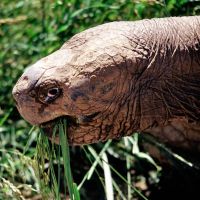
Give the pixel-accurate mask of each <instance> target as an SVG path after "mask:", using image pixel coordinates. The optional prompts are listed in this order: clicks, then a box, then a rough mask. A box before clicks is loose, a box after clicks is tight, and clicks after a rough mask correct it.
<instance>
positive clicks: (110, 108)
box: [13, 16, 200, 152]
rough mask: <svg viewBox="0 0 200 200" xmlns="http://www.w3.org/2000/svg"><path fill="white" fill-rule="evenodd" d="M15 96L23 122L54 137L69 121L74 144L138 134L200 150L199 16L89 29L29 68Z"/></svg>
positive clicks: (70, 139)
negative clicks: (58, 127) (63, 120)
mask: <svg viewBox="0 0 200 200" xmlns="http://www.w3.org/2000/svg"><path fill="white" fill-rule="evenodd" d="M13 96H14V99H15V101H16V105H17V108H18V110H19V112H20V114H21V115H22V116H23V117H24V119H25V120H27V121H28V122H29V123H31V124H34V125H40V126H42V127H44V128H45V127H46V130H48V131H49V132H51V127H52V126H53V124H54V123H55V121H56V120H57V119H58V118H60V117H62V118H66V119H67V121H68V131H67V132H68V139H69V143H70V144H71V145H82V144H89V143H96V142H99V141H105V140H107V139H110V138H121V137H123V136H127V135H131V134H133V133H134V132H139V133H144V134H145V133H148V134H150V135H153V136H154V137H155V138H157V139H158V140H159V141H161V142H163V143H165V144H168V145H170V146H172V147H176V148H178V149H183V150H186V151H190V152H191V151H193V152H199V151H200V123H199V119H200V110H199V108H200V16H189V17H169V18H160V19H156V18H155V19H151V20H139V21H134V22H127V21H120V22H110V23H106V24H103V25H99V26H96V27H94V28H90V29H88V30H85V31H83V32H81V33H78V34H76V35H75V36H73V37H72V38H71V39H69V40H68V41H67V42H65V43H64V44H63V46H62V47H61V48H60V49H58V50H57V51H55V52H53V53H52V54H50V55H48V56H47V57H44V58H42V59H40V60H39V61H37V62H36V63H35V64H33V65H31V66H30V67H28V68H27V69H26V70H25V72H24V73H23V74H22V76H21V78H20V79H19V80H18V82H17V83H16V85H15V86H14V89H13ZM49 136H51V134H50V135H49ZM58 140H59V138H57V140H56V141H57V142H58Z"/></svg>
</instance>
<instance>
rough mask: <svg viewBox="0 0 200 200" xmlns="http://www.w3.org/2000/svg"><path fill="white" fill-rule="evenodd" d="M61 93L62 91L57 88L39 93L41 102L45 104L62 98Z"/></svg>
mask: <svg viewBox="0 0 200 200" xmlns="http://www.w3.org/2000/svg"><path fill="white" fill-rule="evenodd" d="M61 92H62V90H61V89H60V88H57V87H52V88H49V89H47V90H46V91H45V92H44V91H40V92H39V101H41V102H43V103H51V102H53V101H54V100H55V99H56V98H58V97H59V96H60V94H61Z"/></svg>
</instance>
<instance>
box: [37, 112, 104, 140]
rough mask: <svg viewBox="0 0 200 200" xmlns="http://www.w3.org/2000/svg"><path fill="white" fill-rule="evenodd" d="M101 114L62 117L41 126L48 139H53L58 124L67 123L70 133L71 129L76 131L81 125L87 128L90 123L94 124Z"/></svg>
mask: <svg viewBox="0 0 200 200" xmlns="http://www.w3.org/2000/svg"><path fill="white" fill-rule="evenodd" d="M99 114H100V112H95V113H92V114H91V115H84V116H78V117H75V116H69V115H64V116H60V117H57V118H55V119H52V120H50V121H47V122H44V123H41V124H40V125H39V126H40V128H42V129H43V131H44V133H45V134H46V135H47V136H48V137H52V135H53V129H54V126H55V125H56V124H59V123H61V121H62V120H63V119H65V120H66V121H67V131H69V129H71V130H73V129H76V128H78V127H79V126H80V125H83V126H87V125H88V123H90V122H92V121H93V120H94V119H95V118H96V117H97V116H98V115H99Z"/></svg>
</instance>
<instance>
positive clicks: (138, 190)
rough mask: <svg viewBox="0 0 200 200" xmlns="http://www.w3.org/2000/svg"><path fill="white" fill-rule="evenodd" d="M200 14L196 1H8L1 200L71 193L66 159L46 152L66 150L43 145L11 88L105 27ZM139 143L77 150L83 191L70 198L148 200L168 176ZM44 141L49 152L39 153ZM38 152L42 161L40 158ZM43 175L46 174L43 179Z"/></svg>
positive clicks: (1, 25)
mask: <svg viewBox="0 0 200 200" xmlns="http://www.w3.org/2000/svg"><path fill="white" fill-rule="evenodd" d="M199 11H200V7H199V5H198V1H189V0H160V1H159V0H135V1H133V0H116V1H114V0H99V1H95V0H55V1H53V0H46V1H45V0H34V1H29V0H12V1H9V0H1V1H0V49H1V51H0V80H1V83H0V84H1V87H0V199H5V200H7V199H22V200H23V199H54V198H55V196H56V195H57V199H59V198H63V195H64V194H65V193H67V191H66V187H65V186H66V183H65V181H64V179H63V178H62V177H64V176H63V173H65V170H66V169H65V166H64V163H66V161H65V156H63V157H62V156H60V157H61V161H60V162H59V161H58V160H57V161H55V160H54V161H51V159H50V158H49V156H50V154H49V153H48V151H47V152H45V151H44V149H45V148H43V147H45V146H47V144H48V145H49V146H50V147H52V148H53V149H54V148H55V149H57V150H58V152H60V153H61V151H62V147H61V149H59V147H58V146H55V147H53V145H52V144H51V143H49V142H48V141H45V138H43V140H40V139H41V138H40V139H38V137H43V136H41V135H40V134H39V132H40V131H39V129H38V128H37V127H31V126H30V125H29V124H27V123H26V122H25V121H24V120H23V119H22V118H21V117H20V116H19V114H18V112H17V110H16V108H15V106H14V101H13V98H12V94H11V92H12V87H13V86H14V84H15V82H16V81H17V79H18V78H19V77H20V75H21V73H22V72H23V70H24V69H25V68H26V67H27V66H28V65H30V64H32V63H34V62H35V61H37V60H38V59H39V58H41V57H43V56H46V55H48V54H49V53H51V52H53V51H54V50H56V49H58V48H59V47H60V46H61V45H62V44H63V43H64V41H66V40H67V39H69V38H70V37H71V36H73V35H74V34H76V33H78V32H80V31H83V30H85V29H87V28H89V27H93V26H95V25H98V24H102V23H105V22H109V21H114V20H139V19H143V18H152V17H165V16H177V15H178V16H179V15H198V14H199ZM61 127H62V126H61ZM38 135H39V136H38ZM139 139H140V137H139V136H138V135H137V134H136V135H135V136H133V137H128V138H124V139H122V140H121V141H112V142H111V141H108V142H106V143H100V144H96V145H88V146H85V147H84V148H80V147H71V148H70V153H71V165H72V169H73V170H72V173H73V177H74V181H75V182H76V183H77V184H78V187H75V186H74V185H73V186H71V188H72V189H71V190H73V188H76V189H79V190H80V195H81V199H95V198H96V199H105V198H106V197H107V198H109V199H148V198H149V197H150V196H151V192H152V190H151V188H152V187H153V188H154V189H155V188H157V186H158V185H159V180H160V176H161V175H162V173H163V172H162V170H161V168H160V167H159V166H158V165H157V164H155V162H154V161H153V159H152V158H151V157H150V156H149V155H148V154H147V153H145V152H141V151H140V148H139V145H138V140H139ZM37 140H38V141H40V142H42V141H43V142H44V143H43V145H44V146H41V143H38V144H40V145H37V144H36V143H37ZM36 146H37V148H36ZM61 146H62V145H61ZM47 148H48V146H47ZM36 151H37V152H38V154H37V155H40V156H41V155H43V156H42V157H37V158H36V157H35V155H36ZM51 155H53V156H54V154H53V153H52V154H51ZM60 155H61V154H60ZM54 159H57V158H56V157H54ZM62 159H63V160H62ZM37 161H39V163H40V165H39V166H38V162H37ZM41 162H43V165H42V164H41ZM68 162H69V161H68ZM40 167H42V171H43V173H39V172H41V171H40V170H41V168H40ZM38 170H39V171H38ZM56 170H57V171H56ZM68 173H69V172H68ZM104 173H105V175H104ZM52 174H53V175H52ZM50 175H51V176H50ZM49 177H54V178H56V179H58V180H59V181H60V182H59V181H58V182H56V181H54V179H50V178H49ZM105 177H107V178H108V179H110V180H112V183H111V184H110V183H109V181H105V180H104V179H105ZM56 184H58V185H56ZM111 186H112V187H113V188H112V187H111ZM50 188H51V189H50ZM52 188H54V189H55V188H59V191H58V190H55V191H54V190H53V189H52ZM52 191H54V192H53V193H52ZM69 192H70V189H69ZM113 193H114V194H113ZM108 194H113V195H114V197H113V196H112V195H111V196H109V195H108ZM60 195H61V196H60ZM76 195H77V191H76Z"/></svg>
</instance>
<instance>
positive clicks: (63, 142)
mask: <svg viewBox="0 0 200 200" xmlns="http://www.w3.org/2000/svg"><path fill="white" fill-rule="evenodd" d="M52 132H53V134H52V139H53V140H54V138H55V137H57V133H58V135H59V145H56V144H54V143H52V144H50V141H49V140H48V137H47V136H45V133H44V131H43V130H42V129H41V131H40V135H39V137H38V144H37V149H38V151H37V155H36V158H37V161H38V170H39V176H40V177H42V176H43V175H44V174H45V172H44V170H45V167H44V165H45V164H46V163H45V160H48V165H49V167H48V168H49V169H48V173H47V174H46V175H49V174H51V176H50V178H49V179H50V180H51V181H50V180H48V181H44V180H41V183H40V184H41V187H43V188H44V184H45V185H46V186H47V187H48V184H49V183H50V182H51V184H52V186H51V187H52V189H53V191H54V196H55V198H56V200H60V199H62V198H61V196H60V193H59V190H60V182H61V164H63V165H64V183H67V187H68V191H69V196H70V199H71V200H80V194H79V190H78V187H77V185H76V183H74V181H73V177H72V172H71V166H70V152H69V144H68V140H67V121H66V119H60V120H59V121H58V122H57V123H56V124H55V126H54V128H53V131H52ZM41 149H42V150H41ZM54 163H56V164H57V165H58V175H57V177H56V173H55V171H54V167H53V165H54ZM43 182H45V183H43ZM64 185H65V184H64ZM43 188H41V189H43ZM44 194H45V196H47V193H46V192H44ZM65 197H66V193H65ZM45 199H46V198H45Z"/></svg>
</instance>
